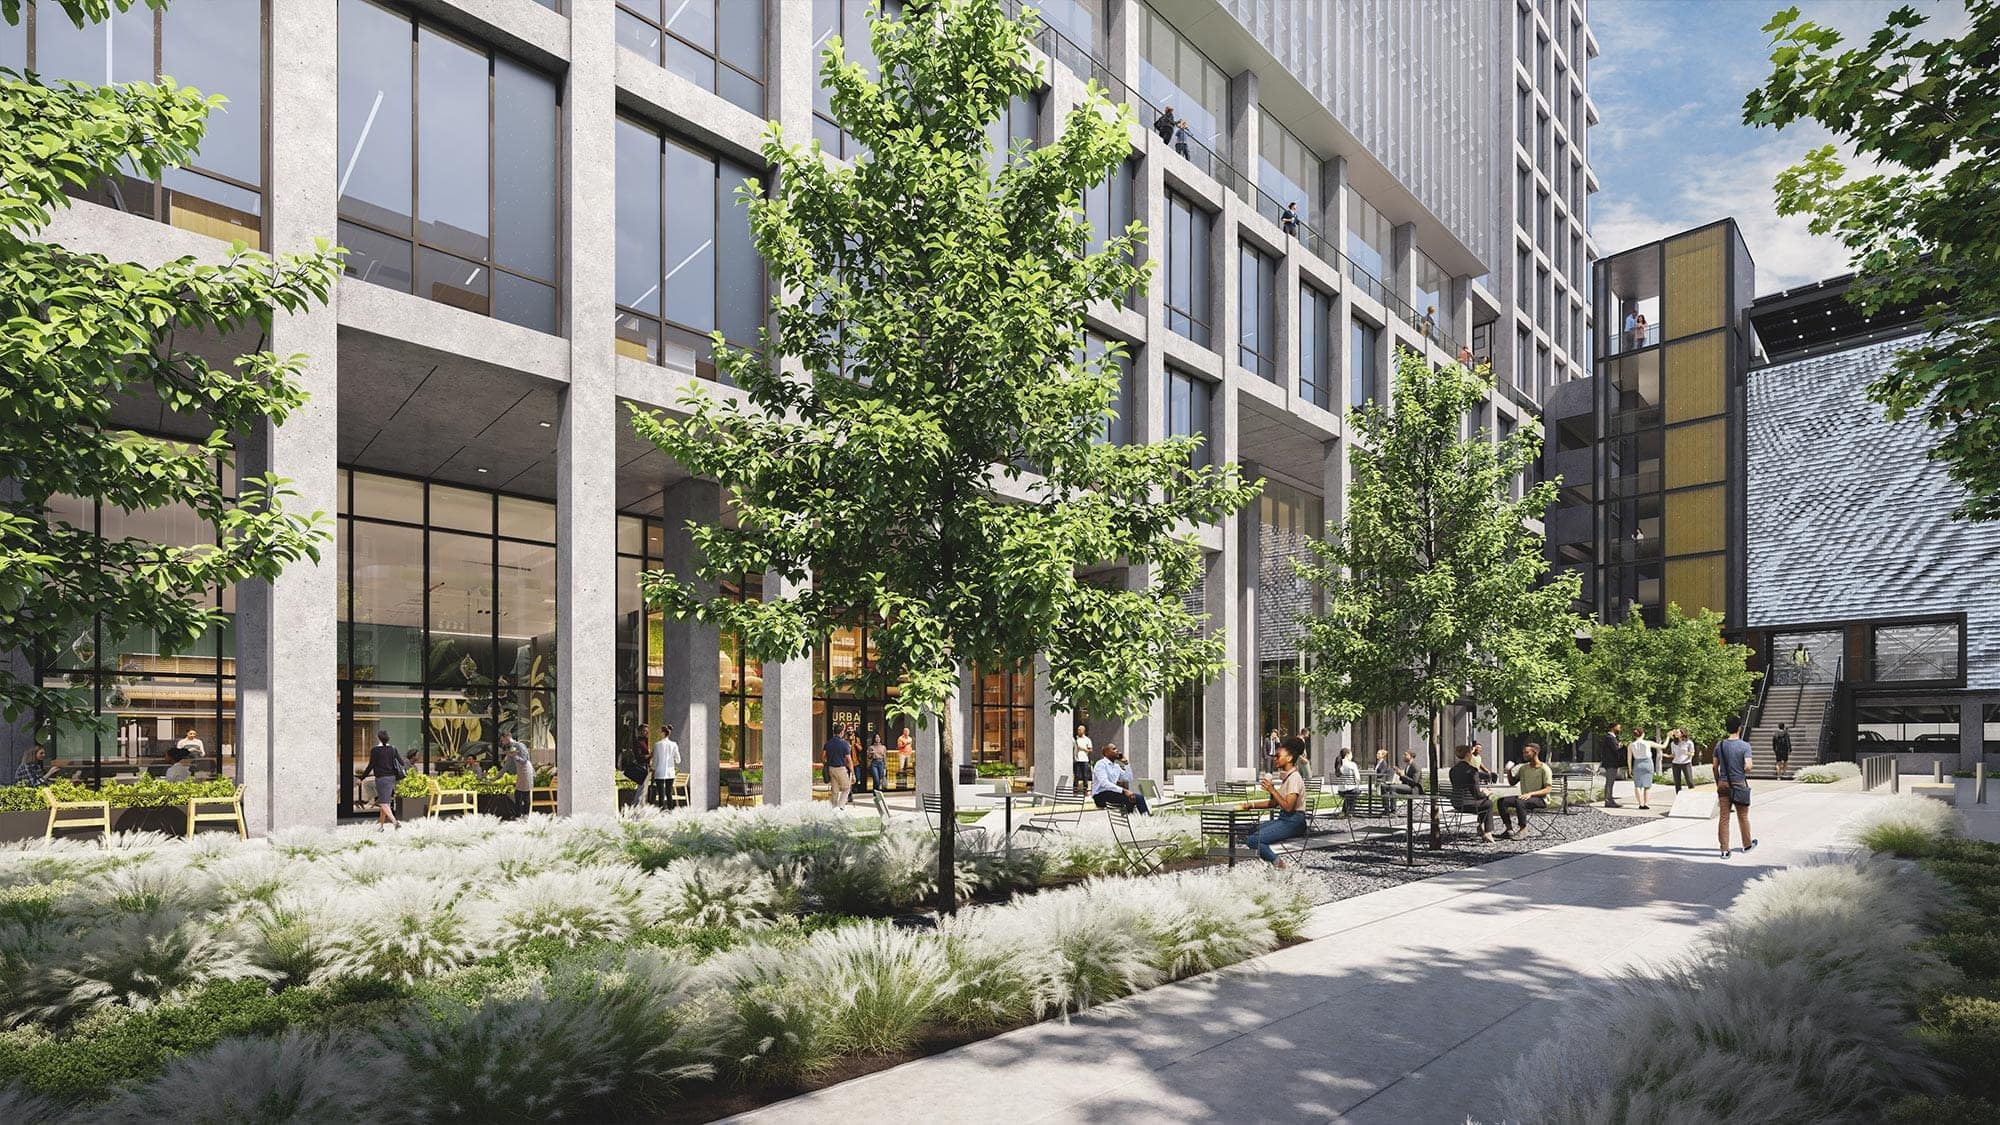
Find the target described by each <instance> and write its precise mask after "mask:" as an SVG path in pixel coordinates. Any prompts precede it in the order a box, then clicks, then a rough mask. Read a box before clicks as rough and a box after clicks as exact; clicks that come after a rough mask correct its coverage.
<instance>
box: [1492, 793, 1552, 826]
mask: <svg viewBox="0 0 2000 1125" xmlns="http://www.w3.org/2000/svg"><path fill="white" fill-rule="evenodd" d="M1499 804H1500V823H1501V824H1502V825H1504V826H1505V827H1506V828H1507V830H1508V831H1510V832H1511V831H1513V830H1514V822H1513V821H1512V820H1509V819H1507V814H1508V813H1509V812H1512V813H1513V814H1514V816H1515V818H1516V819H1518V820H1520V822H1521V827H1522V828H1526V827H1527V826H1528V810H1529V809H1545V808H1547V807H1548V805H1549V803H1548V802H1547V801H1545V800H1543V799H1542V798H1540V797H1517V796H1515V795H1514V794H1512V793H1509V794H1508V795H1507V796H1505V797H1502V798H1500V802H1499Z"/></svg>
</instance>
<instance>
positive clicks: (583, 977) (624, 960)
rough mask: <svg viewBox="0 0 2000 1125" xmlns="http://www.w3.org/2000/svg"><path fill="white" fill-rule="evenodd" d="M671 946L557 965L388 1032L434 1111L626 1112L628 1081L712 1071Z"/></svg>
mask: <svg viewBox="0 0 2000 1125" xmlns="http://www.w3.org/2000/svg"><path fill="white" fill-rule="evenodd" d="M694 975H695V974H694V973H693V972H692V971H691V970H690V969H689V968H688V967H687V966H686V965H685V964H684V963H682V962H680V961H678V960H677V959H675V958H674V957H673V956H672V955H671V954H668V953H665V952H662V951H657V950H649V951H634V952H631V953H625V952H619V953H617V954H615V955H613V956H611V957H608V958H607V959H606V960H604V961H599V962H591V963H587V964H582V965H559V966H558V967H557V968H556V969H555V970H554V971H552V972H551V973H550V975H549V976H548V977H547V978H546V979H544V980H540V981H537V982H535V983H534V984H533V985H531V986H530V987H529V989H528V990H527V992H526V994H525V995H521V996H514V997H503V998H492V999H487V1000H486V1001H485V1002H483V1003H478V1004H464V1003H457V1002H447V1003H444V1004H441V1005H437V1006H433V1007H429V1008H419V1009H416V1010H413V1011H412V1012H411V1014H410V1015H409V1017H408V1018H406V1019H404V1020H402V1021H400V1022H398V1023H397V1024H395V1025H394V1026H393V1027H392V1028H390V1029H389V1030H388V1031H387V1032H386V1033H385V1034H384V1036H383V1043H384V1045H385V1046H386V1047H387V1049H388V1050H389V1051H390V1052H391V1053H393V1054H395V1055H396V1056H398V1057H400V1058H402V1059H405V1060H406V1061H407V1062H408V1064H409V1067H410V1069H411V1071H412V1075H411V1078H412V1081H411V1083H410V1084H409V1086H408V1091H409V1095H410V1096H411V1097H412V1098H413V1099H414V1100H415V1101H416V1102H417V1103H418V1108H419V1109H420V1110H421V1112H422V1113H423V1115H424V1116H425V1117H426V1118H428V1119H430V1120H438V1121H521V1120H526V1121H553V1120H584V1121H596V1120H622V1119H626V1114H625V1113H624V1112H621V1109H622V1108H624V1104H625V1102H626V1101H628V1100H629V1098H630V1097H631V1094H630V1091H631V1090H633V1089H635V1088H638V1087H642V1086H644V1085H646V1084H647V1081H648V1080H651V1081H654V1082H669V1083H670V1082H673V1081H677V1080H680V1079H684V1078H689V1077H698V1076H702V1075H706V1074H708V1073H710V1070H709V1066H708V1063H707V1061H706V1058H705V1057H703V1052H702V1050H701V1048H700V1046H699V1042H700V1037H699V1036H697V1035H695V1034H692V1032H691V1029H690V1028H689V1026H688V1024H687V1022H686V1020H687V1017H688V1016H689V1015H690V1014H691V1013H694V1012H696V1011H697V1008H696V1006H695V1005H692V1004H690V1003H689V999H690V994H689V986H690V985H691V983H692V981H693V980H694Z"/></svg>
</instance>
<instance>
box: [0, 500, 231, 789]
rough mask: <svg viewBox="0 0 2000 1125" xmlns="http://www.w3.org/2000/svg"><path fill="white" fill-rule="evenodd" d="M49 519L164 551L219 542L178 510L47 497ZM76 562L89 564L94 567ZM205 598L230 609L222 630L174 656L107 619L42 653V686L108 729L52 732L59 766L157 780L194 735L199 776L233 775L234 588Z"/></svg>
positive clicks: (95, 775)
mask: <svg viewBox="0 0 2000 1125" xmlns="http://www.w3.org/2000/svg"><path fill="white" fill-rule="evenodd" d="M232 479H233V478H232V476H231V475H230V474H229V473H227V472H225V473H224V474H223V475H222V477H221V478H220V480H221V482H222V484H223V486H224V487H225V488H228V487H229V486H230V482H231V480H232ZM48 515H49V518H50V519H51V520H54V521H58V522H61V523H65V524H68V525H69V526H70V527H73V528H75V529H77V530H79V531H84V532H91V533H94V534H96V535H99V536H101V537H103V538H105V539H107V540H121V539H136V540H140V541H143V542H147V543H157V544H160V545H161V546H166V547H200V546H208V545H212V544H214V543H215V542H216V538H215V531H214V529H213V528H212V527H210V526H209V524H208V523H207V522H206V521H204V520H202V519H201V518H200V517H199V516H198V515H197V514H196V513H195V512H194V511H193V510H192V509H190V508H185V507H181V506H178V505H176V506H174V507H168V508H158V509H153V510H150V511H142V512H127V511H124V510H122V509H119V508H112V507H105V506H104V505H102V504H97V503H95V502H93V501H91V500H88V499H83V498H78V497H74V496H64V495H56V496H52V497H50V498H49V501H48ZM78 561H79V562H81V563H84V564H85V565H88V560H78ZM204 600H205V601H206V602H207V604H209V605H211V606H215V607H217V608H219V609H220V610H221V611H222V613H223V615H224V620H223V623H222V624H221V625H220V626H218V627H216V628H214V629H212V630H210V631H209V632H208V633H207V634H205V635H203V636H202V637H201V638H200V639H198V640H197V641H195V643H194V644H193V645H190V646H189V647H188V648H186V649H185V650H183V651H182V652H180V653H177V654H175V655H172V656H169V655H166V654H165V653H164V652H163V651H162V646H161V644H160V641H159V637H158V636H157V635H156V634H155V633H154V632H153V631H152V630H150V629H138V630H135V631H133V632H132V633H130V634H127V635H125V636H122V637H121V636H114V635H112V634H110V633H108V632H106V630H105V627H104V625H103V623H102V622H101V621H93V622H91V623H90V624H88V625H86V626H84V627H83V628H81V629H79V630H78V632H77V634H76V635H75V636H74V637H71V638H69V639H68V640H67V642H66V643H64V644H61V645H58V646H56V648H55V649H54V650H53V651H50V652H45V653H39V654H36V661H35V663H36V666H37V667H36V672H37V675H38V676H39V679H40V682H41V684H42V686H44V687H49V688H58V687H66V688H70V689H72V690H74V691H76V692H78V693H80V694H81V695H82V696H84V697H86V698H87V699H88V700H89V701H90V703H91V704H92V706H93V707H94V708H95V709H96V711H97V715H98V719H99V721H100V723H101V724H102V725H101V728H100V729H97V730H82V731H77V730H59V731H55V732H53V736H52V737H49V740H48V746H49V753H50V755H51V756H52V757H53V758H54V759H55V761H56V763H57V764H58V765H59V766H61V767H62V768H63V769H79V770H84V771H87V772H86V775H85V776H87V777H88V778H89V779H91V780H93V781H96V782H100V783H101V782H103V781H107V780H131V779H133V778H135V777H137V776H140V775H143V774H152V775H155V776H157V775H159V774H160V773H162V772H164V770H165V768H166V766H167V759H166V755H167V751H168V750H170V749H172V748H173V747H174V746H175V745H176V744H178V743H179V742H180V741H181V740H182V739H184V738H186V737H187V736H188V735H189V734H190V733H192V734H193V735H194V737H196V738H198V739H200V740H201V743H202V747H203V750H204V754H203V757H202V758H201V759H200V760H197V761H195V762H194V763H193V768H194V769H195V771H196V776H210V775H217V776H224V777H229V776H234V775H235V773H236V629H235V614H236V591H235V589H234V588H226V589H220V590H214V591H210V593H209V594H208V596H207V597H206V598H205V599H204ZM45 737H46V736H45ZM9 780H10V781H11V780H12V779H11V778H10V779H9Z"/></svg>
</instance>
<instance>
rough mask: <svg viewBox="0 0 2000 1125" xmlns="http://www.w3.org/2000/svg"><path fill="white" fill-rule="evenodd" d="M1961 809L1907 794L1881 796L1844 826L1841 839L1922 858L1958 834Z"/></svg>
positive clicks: (1871, 849)
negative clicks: (1959, 810) (1959, 811)
mask: <svg viewBox="0 0 2000 1125" xmlns="http://www.w3.org/2000/svg"><path fill="white" fill-rule="evenodd" d="M1959 826H1960V820H1959V815H1958V810H1957V809H1954V808H1952V807H1951V806H1950V805H1947V804H1945V803H1944V802H1942V801H1933V800H1931V799H1930V798H1929V797H1919V796H1916V795H1914V794H1910V793H1904V794H1899V795H1897V796H1894V797H1881V798H1877V799H1875V800H1873V801H1870V802H1869V804H1868V806H1867V807H1866V808H1864V809H1863V810H1862V811H1861V812H1859V813H1857V814H1855V815H1854V816H1853V817H1852V818H1850V819H1849V820H1848V822H1847V823H1846V824H1844V825H1842V826H1841V836H1842V838H1843V839H1845V840H1847V841H1848V842H1850V843H1854V844H1858V845H1860V846H1861V847H1864V848H1867V849H1868V850H1869V851H1875V852H1893V853H1895V854H1896V855H1901V856H1912V857H1914V856H1923V855H1928V854H1930V852H1931V850H1932V849H1934V848H1936V847H1937V846H1938V845H1939V844H1941V843H1943V842H1945V841H1946V840H1947V839H1949V838H1951V837H1953V836H1956V835H1958V832H1959Z"/></svg>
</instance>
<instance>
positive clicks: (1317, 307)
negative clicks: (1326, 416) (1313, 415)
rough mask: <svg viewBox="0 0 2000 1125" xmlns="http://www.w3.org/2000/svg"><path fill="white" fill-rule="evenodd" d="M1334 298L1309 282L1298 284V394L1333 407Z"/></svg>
mask: <svg viewBox="0 0 2000 1125" xmlns="http://www.w3.org/2000/svg"><path fill="white" fill-rule="evenodd" d="M1334 308H1335V304H1334V299H1333V298H1332V297H1330V296H1328V295H1327V294H1325V293H1322V292H1320V291H1319V290H1317V289H1315V288H1313V287H1312V286H1310V285H1301V286H1299V397H1300V398H1302V399H1305V400H1306V401H1307V402H1310V403H1312V404H1313V405H1314V406H1318V407H1322V408H1324V409H1327V410H1332V409H1334V403H1333V387H1334V380H1335V373H1334V370H1333V318H1334V316H1335V313H1334Z"/></svg>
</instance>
